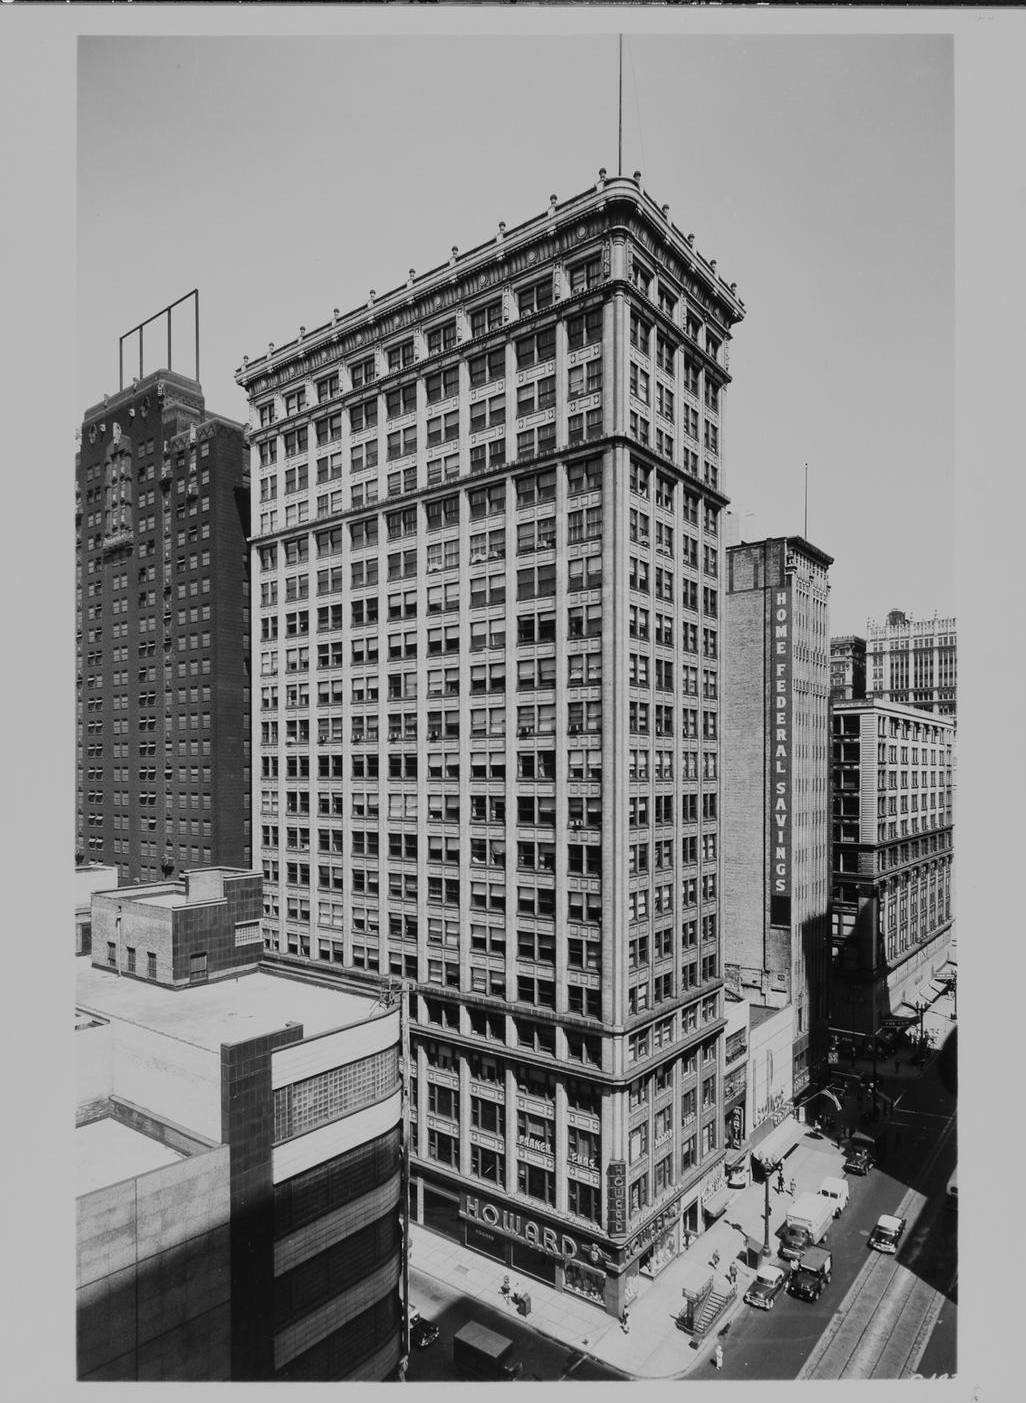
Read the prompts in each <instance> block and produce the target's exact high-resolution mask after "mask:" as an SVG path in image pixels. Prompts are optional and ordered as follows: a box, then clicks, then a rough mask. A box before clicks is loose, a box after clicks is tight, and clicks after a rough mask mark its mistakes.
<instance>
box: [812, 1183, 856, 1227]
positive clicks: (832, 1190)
mask: <svg viewBox="0 0 1026 1403" xmlns="http://www.w3.org/2000/svg"><path fill="white" fill-rule="evenodd" d="M819 1191H820V1193H821V1194H822V1195H823V1197H824V1198H828V1199H830V1201H831V1202H832V1203H833V1205H834V1217H835V1218H839V1217H840V1216H841V1213H842V1212H843V1211H844V1209H845V1208H847V1207H848V1196H849V1195H848V1181H847V1180H846V1179H835V1178H830V1179H824V1180H823V1182H822V1184H820V1186H819Z"/></svg>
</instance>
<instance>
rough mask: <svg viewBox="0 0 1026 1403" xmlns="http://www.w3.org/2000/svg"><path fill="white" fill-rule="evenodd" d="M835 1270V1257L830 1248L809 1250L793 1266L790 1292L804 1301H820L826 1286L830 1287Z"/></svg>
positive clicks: (789, 1282) (788, 1286) (788, 1283)
mask: <svg viewBox="0 0 1026 1403" xmlns="http://www.w3.org/2000/svg"><path fill="white" fill-rule="evenodd" d="M833 1269H834V1263H833V1257H832V1256H831V1253H830V1249H829V1248H828V1247H810V1248H808V1250H807V1251H806V1252H805V1253H804V1254H803V1256H802V1257H800V1258H799V1260H798V1261H797V1262H793V1263H792V1264H791V1275H790V1276H789V1277H788V1279H787V1289H788V1292H789V1293H790V1295H792V1296H798V1297H799V1298H800V1299H801V1300H803V1301H818V1300H819V1298H820V1296H821V1295H822V1294H823V1288H824V1286H829V1285H830V1276H831V1273H832V1272H833Z"/></svg>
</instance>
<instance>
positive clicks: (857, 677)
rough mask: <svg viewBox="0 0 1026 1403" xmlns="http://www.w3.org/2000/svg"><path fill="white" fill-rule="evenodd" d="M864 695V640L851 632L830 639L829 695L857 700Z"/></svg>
mask: <svg viewBox="0 0 1026 1403" xmlns="http://www.w3.org/2000/svg"><path fill="white" fill-rule="evenodd" d="M865 695H866V640H865V639H864V638H859V637H857V636H856V635H855V634H853V633H847V634H843V635H842V636H840V637H837V638H831V640H830V696H831V698H832V699H833V700H834V701H859V700H861V698H863V697H864V696H865Z"/></svg>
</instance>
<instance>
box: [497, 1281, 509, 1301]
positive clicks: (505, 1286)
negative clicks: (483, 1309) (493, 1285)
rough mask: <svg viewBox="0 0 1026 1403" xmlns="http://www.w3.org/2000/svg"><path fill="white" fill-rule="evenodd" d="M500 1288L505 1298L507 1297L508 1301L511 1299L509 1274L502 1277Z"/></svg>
mask: <svg viewBox="0 0 1026 1403" xmlns="http://www.w3.org/2000/svg"><path fill="white" fill-rule="evenodd" d="M499 1290H500V1291H501V1292H502V1294H503V1297H504V1299H506V1300H507V1301H508V1300H509V1277H508V1276H504V1277H503V1278H502V1285H501V1286H500V1287H499Z"/></svg>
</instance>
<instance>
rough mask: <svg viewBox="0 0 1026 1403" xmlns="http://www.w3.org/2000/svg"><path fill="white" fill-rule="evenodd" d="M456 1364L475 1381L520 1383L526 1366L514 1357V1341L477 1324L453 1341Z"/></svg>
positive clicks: (466, 1327) (459, 1332) (463, 1328)
mask: <svg viewBox="0 0 1026 1403" xmlns="http://www.w3.org/2000/svg"><path fill="white" fill-rule="evenodd" d="M452 1362H453V1364H454V1365H455V1366H456V1369H457V1370H458V1372H459V1373H460V1374H462V1375H464V1376H465V1377H470V1378H472V1379H519V1378H520V1376H521V1375H522V1374H523V1372H524V1366H523V1364H522V1363H521V1361H520V1360H519V1359H517V1358H516V1356H515V1355H514V1353H513V1341H512V1340H510V1339H508V1338H507V1337H506V1336H505V1335H500V1334H499V1333H498V1332H497V1331H495V1330H489V1329H488V1327H487V1326H486V1325H479V1324H478V1322H477V1321H476V1320H469V1321H468V1322H467V1324H466V1325H463V1326H461V1327H460V1329H459V1330H457V1331H456V1333H455V1335H453V1337H452Z"/></svg>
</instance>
